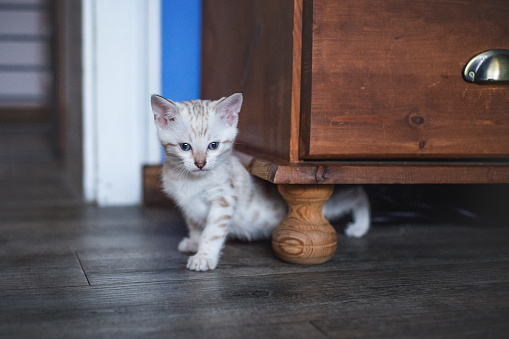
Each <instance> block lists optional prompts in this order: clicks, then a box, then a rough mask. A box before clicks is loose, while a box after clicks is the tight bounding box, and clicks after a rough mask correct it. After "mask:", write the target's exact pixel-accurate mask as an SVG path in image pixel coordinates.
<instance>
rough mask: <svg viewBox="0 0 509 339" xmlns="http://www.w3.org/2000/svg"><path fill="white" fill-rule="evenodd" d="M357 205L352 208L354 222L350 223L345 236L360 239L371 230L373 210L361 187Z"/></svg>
mask: <svg viewBox="0 0 509 339" xmlns="http://www.w3.org/2000/svg"><path fill="white" fill-rule="evenodd" d="M359 188H360V189H359V195H358V196H357V199H356V204H355V205H354V206H353V208H352V219H353V221H352V222H350V223H348V225H347V226H346V228H345V234H346V235H347V236H349V237H354V238H360V237H362V236H363V235H364V234H366V232H368V230H369V226H370V224H371V209H370V205H369V199H368V196H367V194H366V192H365V191H364V190H363V189H362V188H361V187H359Z"/></svg>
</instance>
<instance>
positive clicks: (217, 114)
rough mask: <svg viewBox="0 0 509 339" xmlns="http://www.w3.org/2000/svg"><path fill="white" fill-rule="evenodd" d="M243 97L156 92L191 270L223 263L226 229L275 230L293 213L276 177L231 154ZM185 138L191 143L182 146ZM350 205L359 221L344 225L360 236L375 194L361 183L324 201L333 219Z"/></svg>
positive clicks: (167, 173)
mask: <svg viewBox="0 0 509 339" xmlns="http://www.w3.org/2000/svg"><path fill="white" fill-rule="evenodd" d="M241 104H242V95H241V94H239V93H237V94H234V95H232V96H230V97H228V98H223V99H220V100H218V101H198V100H195V101H186V102H181V103H174V102H171V101H169V100H166V99H164V98H162V97H158V96H153V97H152V107H153V111H154V118H155V120H156V126H157V129H158V135H159V139H160V141H161V144H162V145H163V146H164V147H165V152H166V154H167V158H166V160H165V162H164V165H163V175H162V180H163V189H164V191H165V192H166V194H168V195H169V196H170V197H171V198H172V199H173V200H174V201H175V203H176V204H177V205H178V207H179V208H180V209H181V211H182V213H183V215H184V217H185V219H186V223H187V225H188V228H189V235H188V237H186V238H184V239H182V241H181V242H180V244H179V246H178V249H179V251H181V252H193V253H195V254H194V255H193V256H191V257H190V258H189V260H188V263H187V268H188V269H190V270H195V271H206V270H212V269H214V268H216V266H217V264H218V261H219V256H220V253H221V249H222V247H223V245H224V242H225V240H226V238H227V236H233V237H236V238H240V239H245V240H253V239H260V238H269V237H270V236H271V234H272V231H273V229H274V228H275V227H276V226H277V225H278V224H279V222H280V221H281V220H282V219H283V218H284V216H285V215H286V211H287V206H286V203H285V202H284V200H283V199H282V198H281V196H280V195H279V194H278V193H277V191H276V187H275V185H272V184H269V183H267V182H264V181H262V180H261V179H258V178H255V177H253V176H251V175H250V174H249V172H248V171H247V170H246V169H245V168H244V166H243V165H242V164H241V163H240V161H239V160H238V159H237V158H236V157H235V156H233V155H232V154H231V151H232V148H233V141H234V139H235V136H236V134H237V121H238V113H239V111H240V106H241ZM212 142H219V147H218V149H217V150H210V149H208V148H207V147H208V145H209V144H210V143H212ZM182 143H186V144H189V145H190V146H191V147H192V150H190V151H183V150H182V149H181V148H180V146H179V145H180V144H182ZM198 164H200V166H202V165H203V164H204V166H202V167H201V168H199V167H198ZM350 211H352V212H353V219H354V222H353V223H351V224H350V225H348V226H347V228H346V230H345V233H346V234H347V235H348V236H352V237H360V236H362V235H364V234H365V233H366V232H367V231H368V229H369V224H370V211H369V201H368V199H367V196H366V194H365V193H364V191H363V190H362V188H361V187H354V188H351V189H342V190H338V192H336V193H335V194H334V195H333V196H332V197H331V198H330V199H329V201H328V202H327V203H326V204H325V206H324V215H325V216H326V217H327V218H328V219H329V218H330V219H333V218H336V217H339V216H341V215H343V214H345V213H348V212H350ZM330 219H329V220H330Z"/></svg>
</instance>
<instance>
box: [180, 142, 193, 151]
mask: <svg viewBox="0 0 509 339" xmlns="http://www.w3.org/2000/svg"><path fill="white" fill-rule="evenodd" d="M179 146H180V149H181V150H183V151H185V152H187V151H190V150H191V145H189V144H186V143H183V144H179Z"/></svg>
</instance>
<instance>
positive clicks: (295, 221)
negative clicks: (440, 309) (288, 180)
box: [272, 185, 337, 264]
mask: <svg viewBox="0 0 509 339" xmlns="http://www.w3.org/2000/svg"><path fill="white" fill-rule="evenodd" d="M278 190H279V193H281V195H282V196H283V198H284V199H285V200H286V202H287V203H288V215H287V216H286V217H285V218H284V219H283V221H281V223H280V224H279V225H278V226H277V227H276V229H275V230H274V232H273V233H272V247H273V248H274V252H275V253H276V255H277V256H278V257H279V258H280V259H282V260H284V261H287V262H290V263H294V264H320V263H323V262H325V261H327V260H329V259H330V258H331V257H332V256H333V255H334V252H336V247H337V235H336V231H335V230H334V228H333V227H332V226H331V224H330V223H329V222H328V221H327V219H325V217H324V216H323V214H322V207H323V205H324V204H325V202H326V201H327V199H329V197H330V196H331V194H332V192H333V191H334V186H333V185H279V186H278Z"/></svg>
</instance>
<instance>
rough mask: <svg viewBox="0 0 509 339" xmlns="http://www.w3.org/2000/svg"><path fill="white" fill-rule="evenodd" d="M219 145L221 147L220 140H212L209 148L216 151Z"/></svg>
mask: <svg viewBox="0 0 509 339" xmlns="http://www.w3.org/2000/svg"><path fill="white" fill-rule="evenodd" d="M218 147H219V143H218V142H211V143H210V144H209V149H210V150H213V151H214V150H216V149H217V148H218Z"/></svg>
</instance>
